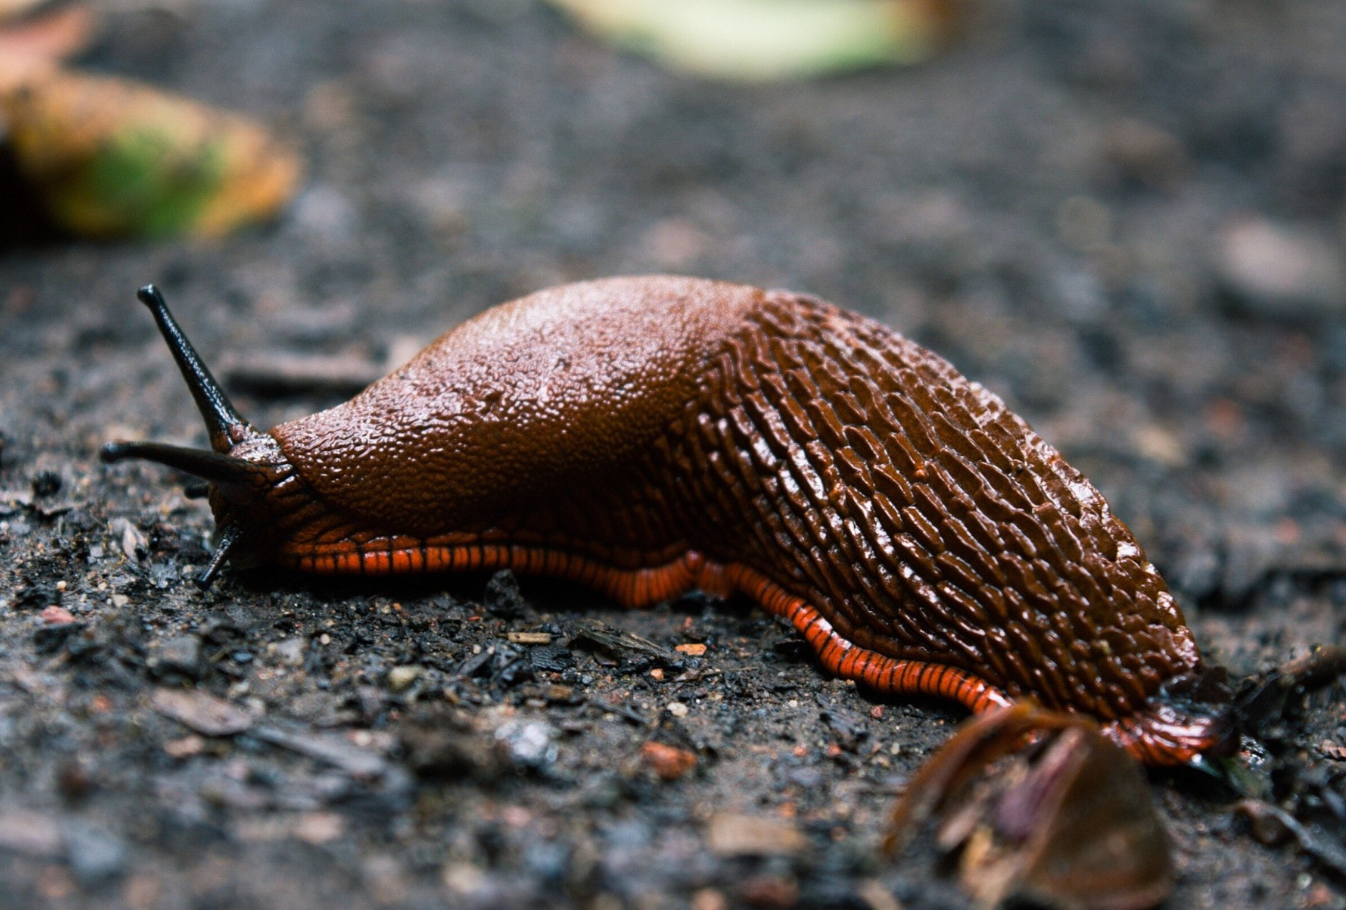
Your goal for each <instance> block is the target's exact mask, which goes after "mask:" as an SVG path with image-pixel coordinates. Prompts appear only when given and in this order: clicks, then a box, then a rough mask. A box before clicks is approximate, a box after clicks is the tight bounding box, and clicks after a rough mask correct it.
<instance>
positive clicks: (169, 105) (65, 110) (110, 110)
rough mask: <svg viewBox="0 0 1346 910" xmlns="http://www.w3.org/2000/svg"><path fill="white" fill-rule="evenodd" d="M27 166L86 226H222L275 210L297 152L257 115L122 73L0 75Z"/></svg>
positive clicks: (65, 223)
mask: <svg viewBox="0 0 1346 910" xmlns="http://www.w3.org/2000/svg"><path fill="white" fill-rule="evenodd" d="M0 116H3V118H4V120H5V123H6V125H7V127H8V130H9V139H10V144H11V146H12V147H13V155H14V159H15V162H16V164H17V166H18V170H19V172H20V173H21V174H22V175H23V177H24V179H25V180H26V181H28V183H29V184H30V185H31V186H32V187H33V190H34V192H35V193H36V195H37V197H38V199H39V200H40V201H41V203H42V205H43V206H44V208H45V209H46V211H47V214H48V216H49V217H50V218H51V219H52V220H53V222H55V223H56V224H57V225H58V226H60V227H62V228H64V229H66V230H68V231H70V232H71V233H74V234H76V235H79V236H83V237H92V238H114V237H167V236H177V235H186V236H193V237H204V238H212V237H220V236H222V235H224V234H228V233H229V232H231V231H234V230H236V229H238V228H240V227H243V226H245V225H248V224H252V223H255V222H259V221H263V220H265V219H268V218H270V217H272V216H274V215H275V214H276V212H277V211H278V210H279V209H280V207H281V206H282V205H284V204H285V203H286V202H287V201H288V200H289V199H290V197H291V195H292V194H293V193H294V190H295V187H296V185H297V183H298V180H299V174H300V170H301V166H300V160H299V156H298V155H297V154H296V153H295V152H294V150H293V149H291V148H290V147H289V146H288V145H286V144H284V143H282V142H280V141H278V140H277V139H275V138H274V137H273V136H272V135H271V134H270V133H269V132H267V131H266V130H265V129H263V128H262V127H261V126H260V125H258V124H257V123H254V122H253V121H251V120H249V119H247V118H245V117H243V116H241V115H238V114H233V113H229V112H226V111H222V110H217V109H214V108H210V107H207V106H204V105H201V104H197V103H196V102H194V101H191V100H189V99H187V98H182V97H178V96H175V95H170V94H166V93H164V92H160V91H158V90H157V89H154V88H151V87H149V86H146V85H141V84H138V83H135V82H130V81H127V80H122V79H113V78H106V77H99V76H86V75H81V74H76V73H68V72H58V73H51V74H50V75H47V76H43V77H41V78H30V79H27V80H24V81H22V82H21V83H20V84H18V85H14V86H0Z"/></svg>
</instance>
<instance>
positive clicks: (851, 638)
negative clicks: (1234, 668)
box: [104, 276, 1228, 764]
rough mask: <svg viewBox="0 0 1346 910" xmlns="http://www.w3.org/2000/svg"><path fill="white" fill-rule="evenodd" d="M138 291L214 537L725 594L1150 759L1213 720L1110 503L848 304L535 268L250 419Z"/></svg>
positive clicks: (1011, 418) (841, 646)
mask: <svg viewBox="0 0 1346 910" xmlns="http://www.w3.org/2000/svg"><path fill="white" fill-rule="evenodd" d="M141 299H142V300H143V301H145V302H146V304H147V305H149V306H150V307H151V309H152V310H153V311H154V313H155V318H156V320H157V321H158V323H159V326H160V329H161V331H162V332H163V334H164V337H165V339H166V340H167V341H168V343H169V345H170V347H172V349H173V352H174V356H175V357H176V358H177V361H178V364H179V366H180V368H181V369H182V372H183V375H184V377H186V379H187V382H188V384H189V385H190V386H191V388H192V393H193V395H194V397H195V398H196V401H197V405H198V407H199V408H200V410H201V412H202V415H203V417H204V418H205V420H206V423H207V427H208V429H209V430H210V434H211V445H212V447H213V448H214V449H215V453H201V452H194V451H193V450H183V449H178V448H176V447H168V446H156V445H153V444H135V443H114V444H112V445H110V446H109V447H106V448H105V449H104V457H105V458H106V459H108V460H118V459H120V458H125V457H142V458H148V459H150V460H152V461H158V462H161V463H164V464H169V465H172V466H174V467H179V468H182V469H184V470H188V471H191V472H193V473H196V474H198V475H200V476H203V477H206V478H207V479H208V480H210V481H211V488H210V504H211V508H212V510H213V511H214V513H215V517H216V522H217V526H218V528H219V529H220V534H221V542H222V545H221V549H220V551H219V552H218V553H217V555H216V558H215V560H214V561H213V562H212V564H211V566H210V568H209V569H208V570H207V572H206V575H205V576H204V577H203V580H204V581H206V582H207V583H208V582H209V579H210V578H213V577H214V575H215V574H216V573H217V572H218V571H219V568H220V566H221V565H222V564H223V562H224V561H225V560H226V559H227V560H229V561H230V563H231V564H233V565H236V566H246V565H252V564H256V563H260V562H274V563H279V564H282V565H288V566H291V567H294V568H298V569H301V570H304V571H309V572H318V573H347V574H361V575H385V574H391V573H401V572H424V571H458V570H468V569H496V568H512V569H515V570H517V571H520V572H525V573H530V574H538V575H547V576H553V577H560V578H568V579H571V580H574V581H578V582H581V583H583V584H586V585H588V586H590V587H593V588H595V589H597V590H600V591H602V592H604V593H606V594H608V595H609V596H611V597H613V598H614V599H616V600H618V601H619V602H621V603H623V604H626V605H628V606H644V605H647V604H649V603H652V602H655V601H658V600H663V599H668V598H671V597H674V596H677V595H678V594H680V593H682V592H683V591H686V590H688V589H691V588H701V589H703V590H705V591H707V592H708V593H712V594H717V595H728V594H732V593H735V592H742V593H744V594H746V595H748V596H749V597H752V598H753V599H754V600H756V601H757V602H758V603H760V604H761V605H762V606H763V607H765V608H766V609H767V610H769V611H770V612H772V613H774V614H776V615H778V616H781V617H783V618H784V619H786V620H787V621H789V622H790V623H791V624H792V625H793V626H794V627H795V628H796V629H797V630H798V631H799V633H800V634H801V635H803V637H804V638H805V639H806V640H807V641H808V642H809V644H810V645H811V646H812V647H813V649H814V651H815V652H816V653H817V654H818V657H819V660H820V661H821V663H822V664H823V666H824V667H825V668H826V669H827V670H828V671H829V672H832V673H835V674H837V675H840V676H844V677H846V678H850V679H855V680H857V681H861V682H863V683H865V684H866V685H869V686H871V687H873V688H875V689H877V690H879V691H881V692H888V693H924V694H931V695H939V696H943V697H948V698H953V699H956V700H958V701H960V702H961V703H963V704H965V705H967V706H968V707H969V708H971V709H973V710H976V711H980V710H984V709H986V708H988V707H992V706H996V705H1003V704H1008V703H1009V702H1011V701H1013V700H1017V699H1021V698H1031V699H1033V700H1034V701H1036V702H1038V703H1040V704H1042V705H1043V706H1045V707H1047V708H1052V709H1057V710H1065V711H1075V712H1078V713H1083V714H1088V715H1091V716H1093V717H1095V718H1097V719H1098V720H1099V721H1100V723H1101V724H1102V726H1103V729H1104V730H1105V731H1106V732H1107V733H1108V735H1110V736H1111V737H1112V738H1113V739H1114V740H1116V741H1117V742H1119V743H1121V744H1123V745H1124V746H1125V747H1126V748H1127V749H1128V751H1130V752H1131V754H1133V755H1135V756H1136V757H1137V758H1139V759H1141V760H1142V761H1145V762H1147V763H1150V764H1174V763H1182V762H1188V761H1192V760H1193V759H1194V757H1197V756H1199V755H1201V754H1202V753H1204V752H1207V751H1210V750H1218V749H1222V748H1225V747H1226V746H1227V744H1228V742H1227V741H1228V730H1227V725H1226V723H1225V721H1224V719H1223V713H1222V712H1223V707H1222V703H1219V702H1217V703H1216V704H1214V705H1211V704H1207V703H1205V702H1202V701H1200V700H1199V699H1197V698H1195V697H1193V698H1187V699H1184V698H1183V697H1182V695H1181V693H1180V692H1179V689H1180V688H1181V686H1174V687H1170V684H1176V683H1178V682H1181V681H1183V680H1187V679H1192V678H1196V677H1198V676H1199V675H1200V674H1201V673H1202V670H1203V666H1202V661H1201V656H1200V654H1199V652H1198V651H1197V647H1196V643H1195V641H1194V640H1193V637H1192V634H1191V631H1190V630H1189V629H1188V628H1187V626H1186V624H1185V622H1184V620H1183V617H1182V613H1181V611H1180V610H1179V609H1178V607H1177V605H1176V604H1175V602H1174V600H1173V598H1172V596H1171V595H1170V594H1169V592H1168V589H1167V587H1166V586H1165V585H1164V582H1163V579H1162V578H1160V576H1159V573H1158V572H1157V571H1155V569H1154V567H1153V566H1152V565H1151V564H1150V563H1149V561H1148V560H1147V559H1146V558H1145V554H1144V552H1143V550H1142V549H1141V547H1140V545H1139V544H1138V543H1137V542H1136V540H1135V539H1134V537H1132V535H1131V532H1130V531H1129V530H1128V529H1127V528H1126V526H1125V525H1124V524H1123V523H1122V522H1121V521H1119V520H1118V519H1117V518H1116V517H1114V516H1113V515H1112V513H1111V511H1110V510H1109V508H1108V505H1107V502H1106V501H1105V500H1104V499H1103V497H1102V496H1101V495H1100V494H1099V492H1098V491H1097V490H1096V489H1094V487H1093V486H1092V485H1090V484H1089V482H1088V481H1087V480H1085V478H1084V477H1083V476H1081V475H1080V474H1079V472H1077V471H1075V470H1074V469H1073V468H1071V467H1070V466H1069V465H1068V464H1066V462H1065V461H1064V459H1062V457H1061V456H1060V454H1059V453H1057V452H1056V450H1055V449H1053V448H1052V447H1051V446H1050V445H1048V444H1047V443H1046V442H1045V441H1043V440H1042V439H1041V438H1040V437H1038V436H1037V434H1035V433H1034V432H1033V431H1032V430H1031V429H1030V428H1029V427H1028V425H1027V424H1026V423H1024V422H1023V420H1021V419H1020V418H1019V417H1017V416H1016V415H1014V414H1013V413H1012V412H1011V411H1010V410H1009V409H1008V408H1006V407H1005V405H1004V403H1003V402H1001V400H1000V399H999V398H997V397H996V396H995V395H993V394H991V393H990V392H988V391H987V390H986V389H984V388H982V387H981V386H980V385H978V384H976V383H973V382H969V381H968V380H967V379H965V378H964V377H963V376H961V375H960V374H959V373H958V372H957V371H956V370H954V368H953V367H952V366H950V365H949V364H948V363H947V362H945V361H944V360H942V359H940V358H939V357H937V356H935V355H934V354H932V353H930V352H929V351H927V350H925V349H924V348H921V347H920V346H918V345H916V344H914V343H913V342H911V341H909V340H908V339H906V338H904V337H902V336H901V335H899V334H897V333H896V332H894V331H892V330H891V329H889V328H887V327H886V326H883V325H881V324H879V323H877V322H875V321H873V320H870V319H866V318H864V317H861V316H857V315H855V314H852V313H847V312H846V311H844V310H840V309H838V308H836V307H834V306H831V305H830V304H827V303H824V302H822V301H820V300H817V299H815V298H811V297H805V296H801V295H797V294H791V293H788V292H779V291H777V292H764V291H760V290H758V289H755V288H749V287H744V286H740V285H730V284H723V283H718V282H710V281H702V280H697V279H687V278H673V277H668V276H656V277H646V278H623V279H607V280H603V281H596V282H588V283H583V284H576V285H569V286H565V287H561V288H555V289H552V290H548V291H543V292H540V293H538V294H535V295H532V296H531V297H527V298H524V299H522V300H517V301H514V302H513V303H509V304H505V305H503V306H500V307H497V308H495V309H493V310H490V311H488V312H486V313H484V314H482V315H481V316H478V317H477V318H475V319H473V320H471V321H469V322H467V323H465V324H463V325H462V326H460V327H458V328H457V329H455V330H454V331H452V332H449V333H448V334H446V335H444V336H443V337H442V338H440V339H439V340H438V341H436V342H435V343H434V344H433V345H431V346H430V347H429V348H428V349H426V350H425V351H424V352H422V353H421V354H420V355H419V356H418V357H417V358H415V359H414V360H413V361H412V362H411V363H409V364H407V365H406V366H404V367H402V368H401V369H399V370H397V371H396V372H394V373H393V374H392V375H390V376H388V377H387V378H385V379H383V380H380V381H379V382H376V383H374V384H373V385H372V386H370V387H369V388H368V389H366V390H365V391H363V392H361V393H360V394H359V395H357V396H356V397H355V398H354V399H352V400H351V401H349V402H347V403H345V404H343V405H340V406H338V407H335V408H332V409H329V410H327V411H323V412H321V413H318V414H314V415H312V416H310V417H305V418H301V419H299V420H294V421H290V422H288V423H285V424H282V425H280V426H278V427H275V428H274V429H272V430H271V431H270V433H268V434H261V433H258V432H257V431H256V430H254V429H253V428H252V427H250V426H248V424H247V423H246V422H245V421H244V420H243V419H242V418H241V417H240V416H239V415H238V414H237V412H236V411H235V410H234V409H233V407H232V405H230V404H229V401H228V399H227V397H225V395H224V393H223V392H222V391H220V389H219V387H218V385H217V384H216V383H215V381H214V379H213V378H212V377H211V376H210V373H209V371H208V370H207V369H206V368H205V366H204V365H203V364H202V363H201V361H200V358H199V357H198V356H197V354H196V352H195V351H194V350H193V349H192V347H191V345H190V343H189V342H188V341H187V339H186V338H185V336H184V335H183V334H182V332H181V330H180V329H179V328H178V327H177V324H176V322H174V321H173V319H172V316H171V314H169V313H168V310H167V308H166V307H165V306H164V305H163V299H162V296H160V295H159V294H158V292H157V291H155V290H154V289H153V288H152V287H147V288H145V289H143V290H142V292H141Z"/></svg>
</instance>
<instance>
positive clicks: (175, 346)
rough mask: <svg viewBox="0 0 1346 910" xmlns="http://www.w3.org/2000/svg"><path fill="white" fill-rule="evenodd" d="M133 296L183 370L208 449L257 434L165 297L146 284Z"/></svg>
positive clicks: (222, 447)
mask: <svg viewBox="0 0 1346 910" xmlns="http://www.w3.org/2000/svg"><path fill="white" fill-rule="evenodd" d="M136 297H137V298H139V300H140V302H141V303H143V304H145V306H146V307H148V308H149V311H150V312H151V313H153V314H154V321H155V324H157V325H158V326H159V334H161V335H163V337H164V341H166V342H167V343H168V349H169V350H170V351H172V353H173V359H174V360H175V361H177V364H178V369H179V370H180V371H182V378H183V379H185V380H186V381H187V388H188V389H190V390H191V393H192V399H193V400H194V401H195V402H196V408H197V410H198V411H200V412H201V417H202V419H203V420H205V422H206V430H207V432H209V434H210V447H211V448H212V449H214V450H215V451H216V452H228V451H229V449H230V448H231V447H232V446H233V445H234V443H237V442H239V441H240V440H241V439H242V438H243V437H244V436H245V435H257V431H256V430H253V429H252V427H251V426H250V425H249V424H248V422H247V421H246V420H244V419H243V417H242V415H240V414H239V413H238V411H237V410H235V408H234V406H233V404H232V403H231V402H230V401H229V396H228V395H226V394H225V393H224V389H222V388H220V384H219V383H218V382H216V381H215V377H214V376H212V375H211V373H210V370H209V369H208V368H207V367H206V364H205V361H203V360H202V359H201V355H199V354H197V353H196V348H194V347H192V343H191V342H190V341H188V340H187V336H186V334H184V333H183V331H182V328H181V326H179V325H178V321H177V320H176V319H174V318H173V313H172V312H171V311H170V310H169V309H168V304H167V303H166V302H165V301H164V295H163V294H161V293H160V292H159V289H158V288H157V287H155V286H154V285H152V284H147V285H145V286H144V287H142V288H141V289H140V290H139V291H137V292H136Z"/></svg>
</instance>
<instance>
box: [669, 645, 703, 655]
mask: <svg viewBox="0 0 1346 910" xmlns="http://www.w3.org/2000/svg"><path fill="white" fill-rule="evenodd" d="M673 650H675V651H681V652H682V653H683V654H687V655H689V656H691V657H700V656H701V655H702V654H705V653H706V646H705V645H702V644H690V645H678V646H677V647H676V648H674V649H673Z"/></svg>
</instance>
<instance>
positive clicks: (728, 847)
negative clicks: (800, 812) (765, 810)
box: [706, 812, 808, 856]
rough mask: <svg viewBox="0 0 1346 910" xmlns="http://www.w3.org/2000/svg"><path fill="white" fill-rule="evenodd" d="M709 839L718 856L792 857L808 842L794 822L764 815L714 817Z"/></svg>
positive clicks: (730, 814)
mask: <svg viewBox="0 0 1346 910" xmlns="http://www.w3.org/2000/svg"><path fill="white" fill-rule="evenodd" d="M706 838H707V840H708V841H709V844H710V849H711V852H712V853H715V854H716V855H718V856H788V855H790V854H794V853H799V852H800V851H802V850H803V849H804V848H805V847H806V846H808V840H807V839H806V838H805V837H804V835H803V834H802V833H800V831H799V829H798V828H796V827H795V826H794V824H792V823H791V822H788V821H785V820H783V819H779V818H771V817H768V816H761V815H739V814H736V813H732V812H720V813H717V814H716V815H713V816H711V819H710V823H709V825H708V826H707V831H706Z"/></svg>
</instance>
